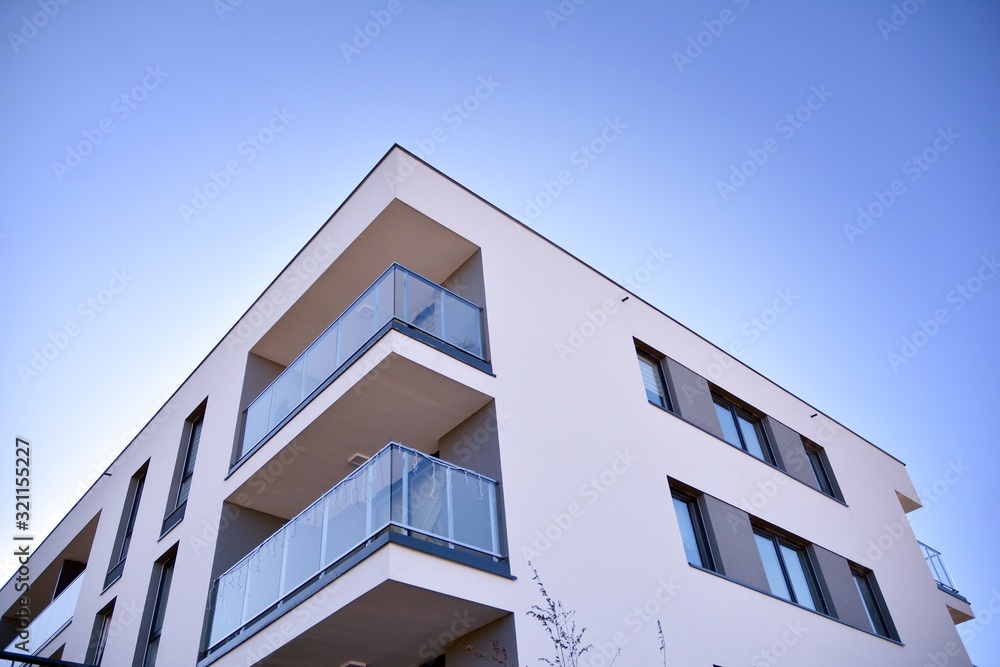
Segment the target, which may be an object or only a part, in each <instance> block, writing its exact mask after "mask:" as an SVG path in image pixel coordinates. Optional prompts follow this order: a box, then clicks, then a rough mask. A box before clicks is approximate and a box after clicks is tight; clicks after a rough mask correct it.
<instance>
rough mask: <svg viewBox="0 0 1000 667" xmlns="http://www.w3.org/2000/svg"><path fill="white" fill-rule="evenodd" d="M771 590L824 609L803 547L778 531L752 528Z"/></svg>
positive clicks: (794, 600) (784, 597) (785, 597)
mask: <svg viewBox="0 0 1000 667" xmlns="http://www.w3.org/2000/svg"><path fill="white" fill-rule="evenodd" d="M754 538H755V539H756V540H757V550H758V551H759V552H760V559H761V561H762V562H763V564H764V573H765V574H766V575H767V583H768V586H770V588H771V593H773V594H774V595H777V596H778V597H779V598H783V599H785V600H788V601H789V602H794V603H795V604H798V605H801V606H803V607H806V608H808V609H812V610H813V611H818V612H820V613H823V614H825V613H826V606H825V605H824V604H823V600H822V598H821V596H820V594H819V587H818V586H817V585H816V577H815V575H814V574H813V571H812V566H811V565H810V564H809V559H808V558H807V557H806V552H805V549H803V548H802V547H799V546H797V545H795V544H792V543H791V542H788V541H787V540H784V539H782V538H780V537H778V536H777V535H772V534H770V533H766V532H764V531H758V530H755V531H754Z"/></svg>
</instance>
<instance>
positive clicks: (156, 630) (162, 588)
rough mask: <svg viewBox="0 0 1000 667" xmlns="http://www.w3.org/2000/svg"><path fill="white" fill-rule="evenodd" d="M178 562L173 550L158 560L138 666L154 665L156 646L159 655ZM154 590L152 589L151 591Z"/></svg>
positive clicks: (147, 666)
mask: <svg viewBox="0 0 1000 667" xmlns="http://www.w3.org/2000/svg"><path fill="white" fill-rule="evenodd" d="M176 564H177V554H176V553H175V552H174V551H173V550H172V551H171V553H170V554H169V555H167V556H166V557H164V558H162V559H161V560H159V561H157V563H156V567H155V569H154V571H153V580H154V581H155V582H156V588H155V591H156V593H155V595H153V596H151V599H152V600H153V604H152V606H150V607H149V608H148V611H147V613H148V619H146V622H145V623H144V625H145V626H146V629H145V631H144V632H142V633H140V635H139V636H140V638H142V637H145V639H140V640H139V641H140V645H139V651H137V655H136V661H135V662H134V664H136V665H138V667H154V666H155V665H156V660H157V658H153V660H152V661H150V659H149V657H150V649H151V647H154V646H155V648H156V651H157V653H156V654H155V655H157V656H158V655H159V648H160V639H161V638H162V636H163V623H164V620H165V619H166V612H167V609H166V607H167V603H168V602H169V601H170V586H171V584H172V583H173V579H174V569H175V566H176ZM151 592H152V591H151Z"/></svg>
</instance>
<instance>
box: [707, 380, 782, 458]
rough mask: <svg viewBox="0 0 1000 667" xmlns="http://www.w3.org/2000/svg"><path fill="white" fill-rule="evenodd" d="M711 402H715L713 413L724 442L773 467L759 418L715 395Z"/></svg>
mask: <svg viewBox="0 0 1000 667" xmlns="http://www.w3.org/2000/svg"><path fill="white" fill-rule="evenodd" d="M712 400H714V401H715V413H716V415H718V417H719V425H720V426H722V436H723V438H724V439H725V441H726V442H728V443H729V444H730V445H732V446H733V447H739V448H740V449H742V450H743V451H745V452H747V453H748V454H752V455H753V456H756V457H757V458H758V459H760V460H761V461H766V462H767V463H771V464H772V465H773V463H774V458H773V457H772V456H771V450H770V447H769V446H768V444H767V438H766V437H765V436H764V429H763V428H762V426H761V420H760V417H757V416H756V415H753V414H751V413H749V412H747V411H746V410H744V409H743V408H740V407H737V406H736V405H734V404H733V403H732V402H730V401H728V400H726V399H724V398H722V397H721V396H718V395H716V394H712Z"/></svg>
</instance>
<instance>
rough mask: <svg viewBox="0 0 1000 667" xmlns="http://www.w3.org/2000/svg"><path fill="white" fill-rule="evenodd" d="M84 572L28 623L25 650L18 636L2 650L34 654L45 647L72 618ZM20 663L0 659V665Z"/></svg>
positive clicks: (10, 665) (0, 666)
mask: <svg viewBox="0 0 1000 667" xmlns="http://www.w3.org/2000/svg"><path fill="white" fill-rule="evenodd" d="M85 573H86V572H81V573H80V574H79V575H78V576H77V578H76V579H74V580H73V581H72V582H71V583H70V585H69V586H67V587H66V588H64V589H63V590H62V592H61V593H59V595H57V596H56V597H55V599H54V600H52V602H50V603H49V606H47V607H46V608H45V609H43V610H42V613H40V614H39V615H38V616H36V617H35V618H34V619H33V620H32V621H31V623H30V624H29V625H28V628H27V630H28V639H27V642H28V650H27V651H24V650H22V649H21V648H18V646H17V645H18V644H21V642H23V641H24V640H23V639H21V638H20V637H18V638H16V639H14V641H12V642H11V643H10V644H8V646H7V648H6V649H4V650H5V651H7V652H8V653H21V654H24V655H35V654H36V653H37V652H38V651H40V650H42V649H43V648H45V645H46V644H48V643H49V641H51V640H52V638H53V637H55V636H56V635H57V634H59V633H60V632H61V631H62V629H63V628H65V627H66V626H67V625H69V623H70V621H72V620H73V612H74V611H75V610H76V602H77V600H79V599H80V589H81V588H82V587H83V575H84V574H85ZM22 646H23V644H22ZM21 664H23V663H21V662H18V661H16V660H0V667H15V666H17V665H21Z"/></svg>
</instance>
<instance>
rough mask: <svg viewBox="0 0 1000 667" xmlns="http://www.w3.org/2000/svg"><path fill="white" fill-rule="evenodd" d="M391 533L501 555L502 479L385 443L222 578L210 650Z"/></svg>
mask: <svg viewBox="0 0 1000 667" xmlns="http://www.w3.org/2000/svg"><path fill="white" fill-rule="evenodd" d="M392 535H396V536H399V535H402V536H406V537H407V539H410V540H412V541H411V542H410V543H411V544H412V545H416V544H420V545H423V546H424V547H425V548H426V549H427V550H428V551H430V552H432V553H437V554H438V555H445V556H447V557H452V558H455V559H456V560H460V561H462V562H467V563H468V562H470V559H474V560H473V561H472V562H474V561H475V560H478V561H481V562H482V563H484V564H486V563H493V562H496V561H498V560H500V559H501V554H500V529H499V514H498V510H497V484H496V482H495V481H494V480H492V479H490V478H488V477H484V476H482V475H479V474H478V473H475V472H472V471H470V470H466V469H465V468H461V467H459V466H456V465H453V464H451V463H447V462H445V461H441V460H439V459H436V458H433V457H430V456H427V455H426V454H423V453H421V452H418V451H416V450H413V449H410V448H408V447H403V446H402V445H399V444H396V443H390V444H389V445H386V446H385V447H383V448H382V449H381V450H380V451H379V452H378V453H377V454H376V455H375V456H373V457H372V458H371V459H369V460H368V461H367V462H365V463H364V464H363V465H361V466H360V467H359V468H358V469H357V470H355V471H354V472H353V473H351V474H350V475H348V476H347V477H346V478H344V479H343V480H342V481H341V482H340V483H338V484H337V485H336V486H334V487H333V488H332V489H330V490H329V491H327V492H326V493H325V494H323V496H322V497H320V498H319V499H318V500H317V501H315V502H314V503H313V504H312V505H310V506H309V507H307V508H306V509H305V510H303V511H302V512H301V513H300V514H299V515H298V516H296V517H295V518H293V519H292V520H291V521H289V522H288V523H287V524H286V525H285V526H283V527H282V528H281V529H280V530H278V531H277V532H276V533H274V534H273V535H272V536H271V537H269V538H268V539H266V540H265V541H264V542H263V543H262V544H261V545H260V546H258V547H257V548H255V549H254V550H253V551H251V552H250V553H249V554H248V555H247V556H245V557H244V558H243V559H242V560H241V561H239V562H238V563H236V564H235V565H234V566H233V567H231V568H230V569H229V570H227V571H226V572H225V573H223V574H222V575H221V576H220V577H219V578H218V579H217V580H216V581H215V583H214V585H213V587H212V589H213V593H212V601H211V612H210V615H211V630H210V634H209V639H208V647H209V651H208V652H209V654H211V653H213V652H214V651H216V650H217V649H219V648H221V647H223V646H224V645H225V644H226V643H227V642H229V641H231V640H233V639H236V638H237V637H239V636H240V635H241V634H243V633H246V632H249V631H251V630H253V631H256V629H259V627H263V625H265V624H267V623H269V622H270V620H273V618H275V617H277V616H280V615H281V614H283V613H284V612H285V611H287V610H289V609H291V608H292V607H294V606H295V604H297V602H298V601H300V599H301V595H298V596H297V595H296V594H297V593H300V592H301V591H302V590H303V589H304V588H306V587H307V586H308V585H309V584H311V583H313V582H317V581H319V580H323V581H324V582H328V581H331V580H332V579H333V578H334V577H335V576H337V575H338V574H339V573H342V572H343V571H345V570H346V568H349V567H351V566H352V565H353V564H355V563H356V562H358V559H359V558H364V557H365V556H366V555H368V553H369V552H366V551H365V549H366V547H370V546H372V545H378V546H380V544H381V543H380V542H379V541H378V539H377V538H381V537H383V536H392ZM378 546H374V547H373V548H374V549H377V548H378ZM359 554H361V555H360V556H359ZM352 559H353V560H352ZM293 598H294V599H293ZM283 607H284V608H283Z"/></svg>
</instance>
